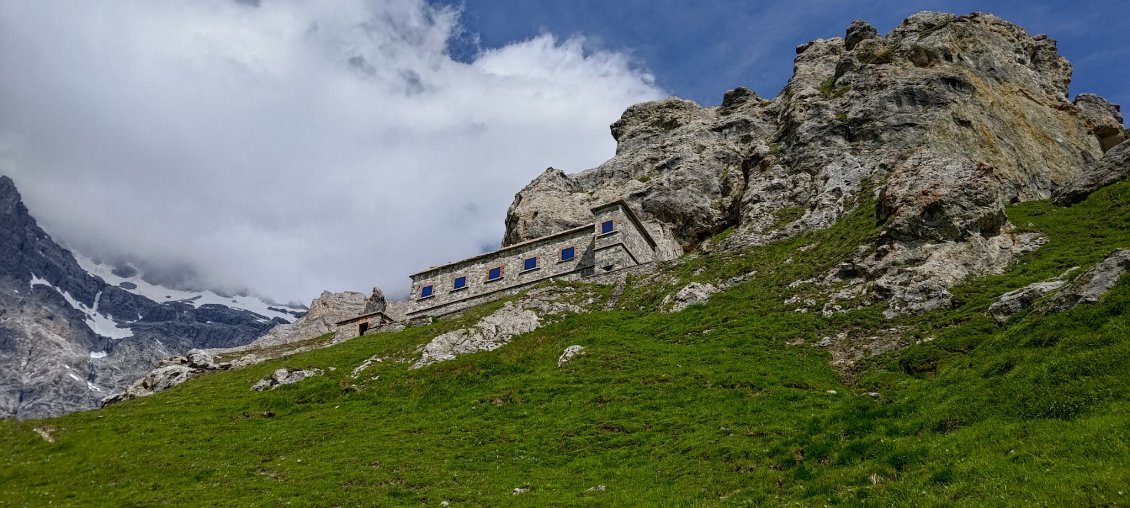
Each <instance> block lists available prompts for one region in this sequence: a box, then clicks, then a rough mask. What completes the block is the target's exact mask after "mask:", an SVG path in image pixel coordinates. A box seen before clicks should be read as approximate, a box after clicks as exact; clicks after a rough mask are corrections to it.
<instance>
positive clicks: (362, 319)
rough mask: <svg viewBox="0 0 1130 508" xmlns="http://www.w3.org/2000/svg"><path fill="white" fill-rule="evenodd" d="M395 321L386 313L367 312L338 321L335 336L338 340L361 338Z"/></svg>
mask: <svg viewBox="0 0 1130 508" xmlns="http://www.w3.org/2000/svg"><path fill="white" fill-rule="evenodd" d="M392 323H393V319H392V318H391V317H389V316H388V315H387V314H385V313H384V311H374V312H366V313H365V314H361V315H360V316H357V317H353V318H349V319H346V320H344V321H338V322H337V323H336V326H337V330H336V331H335V334H334V336H335V337H337V339H339V340H340V339H348V338H353V337H360V336H362V335H365V334H366V333H368V332H370V331H378V330H381V329H383V328H384V327H387V326H388V325H391V324H392Z"/></svg>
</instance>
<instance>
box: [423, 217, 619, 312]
mask: <svg viewBox="0 0 1130 508" xmlns="http://www.w3.org/2000/svg"><path fill="white" fill-rule="evenodd" d="M609 222H611V221H609ZM576 256H577V249H576V248H575V247H565V248H563V249H561V261H572V260H573V258H575V257H576ZM537 267H538V257H537V256H533V257H528V258H526V259H524V260H522V271H523V272H526V271H530V270H534V269H537ZM501 278H502V267H501V266H496V267H494V268H491V269H490V270H487V282H491V281H496V280H499V279H501ZM465 287H467V276H465V275H461V276H459V277H456V278H455V280H454V281H452V282H451V290H452V291H456V290H459V289H463V288H465ZM433 294H435V287H434V286H433V285H431V284H428V285H427V286H423V287H421V288H420V299H421V300H423V299H424V298H431V297H432V295H433Z"/></svg>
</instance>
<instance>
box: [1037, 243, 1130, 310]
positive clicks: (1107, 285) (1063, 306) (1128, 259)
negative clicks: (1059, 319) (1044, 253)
mask: <svg viewBox="0 0 1130 508" xmlns="http://www.w3.org/2000/svg"><path fill="white" fill-rule="evenodd" d="M1127 272H1130V250H1126V249H1121V250H1116V251H1114V252H1113V253H1111V255H1109V256H1107V257H1106V258H1105V259H1103V260H1102V261H1101V262H1099V264H1097V265H1095V266H1094V267H1092V268H1091V269H1090V270H1087V271H1086V272H1083V273H1082V274H1080V275H1079V276H1078V277H1076V278H1075V279H1074V280H1072V281H1071V284H1070V285H1068V286H1067V287H1065V288H1063V289H1062V290H1060V292H1059V293H1058V294H1056V295H1055V297H1054V298H1053V299H1052V301H1051V302H1050V303H1049V305H1048V308H1049V310H1052V311H1064V310H1068V309H1071V308H1074V307H1075V306H1076V305H1079V304H1084V303H1096V302H1098V301H1099V298H1102V296H1103V295H1105V294H1106V293H1107V292H1108V291H1110V290H1111V289H1113V288H1114V285H1115V284H1118V281H1119V279H1121V278H1122V276H1123V275H1126V273H1127Z"/></svg>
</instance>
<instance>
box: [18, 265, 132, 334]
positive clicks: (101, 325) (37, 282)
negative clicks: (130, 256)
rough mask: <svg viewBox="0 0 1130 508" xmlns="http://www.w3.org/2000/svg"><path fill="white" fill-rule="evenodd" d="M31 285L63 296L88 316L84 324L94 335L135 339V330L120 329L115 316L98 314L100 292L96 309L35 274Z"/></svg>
mask: <svg viewBox="0 0 1130 508" xmlns="http://www.w3.org/2000/svg"><path fill="white" fill-rule="evenodd" d="M30 284H31V287H33V288H34V287H35V286H47V287H49V288H51V289H54V290H55V292H57V293H59V294H60V295H63V298H64V299H65V300H67V303H68V304H70V306H71V307H72V308H74V309H75V310H77V311H79V312H81V313H83V314H84V315H85V316H86V319H85V320H84V322H85V323H86V326H87V327H89V328H90V330H91V331H93V332H94V333H96V334H98V335H101V336H103V337H109V338H111V339H124V338H126V337H133V330H132V329H130V328H122V327H119V326H118V323H117V321H114V316H111V315H109V314H102V313H100V312H98V302H99V300H101V299H102V292H101V291H99V292H98V294H97V295H95V296H94V307H87V306H86V304H84V303H82V302H80V301H78V300H76V299H75V297H73V296H71V294H70V293H68V292H66V291H63V290H62V289H59V288H57V287H55V286H53V285H52V284H51V283H50V282H47V280H45V279H41V278H39V276H38V275H36V274H34V273H33V274H31V283H30Z"/></svg>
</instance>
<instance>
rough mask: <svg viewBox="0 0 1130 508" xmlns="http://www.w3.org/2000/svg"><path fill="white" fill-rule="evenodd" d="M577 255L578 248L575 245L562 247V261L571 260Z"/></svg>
mask: <svg viewBox="0 0 1130 508" xmlns="http://www.w3.org/2000/svg"><path fill="white" fill-rule="evenodd" d="M576 255H577V249H574V248H573V247H565V248H564V249H561V260H562V261H569V260H571V259H573V256H576Z"/></svg>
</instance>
